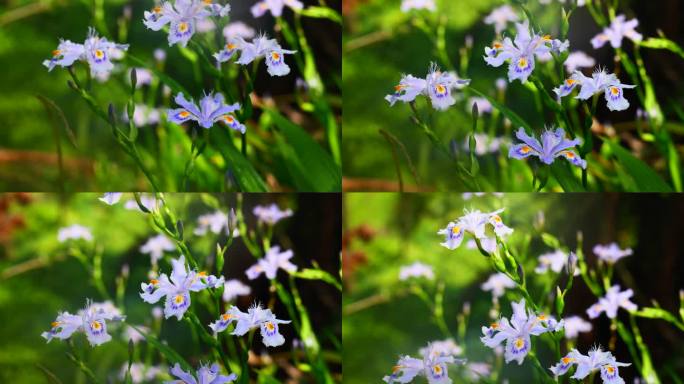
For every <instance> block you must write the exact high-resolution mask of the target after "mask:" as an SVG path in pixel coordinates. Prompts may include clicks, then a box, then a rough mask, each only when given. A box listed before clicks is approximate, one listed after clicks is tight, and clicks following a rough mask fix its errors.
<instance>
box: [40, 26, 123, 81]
mask: <svg viewBox="0 0 684 384" xmlns="http://www.w3.org/2000/svg"><path fill="white" fill-rule="evenodd" d="M126 50H128V44H116V43H112V42H110V41H107V39H106V38H104V37H99V36H98V35H97V32H96V31H95V28H89V29H88V37H87V38H86V40H85V42H84V43H83V44H77V43H74V42H71V41H70V40H61V39H60V42H59V45H58V46H57V49H55V50H54V51H52V58H51V59H49V60H45V61H43V65H44V66H46V67H47V69H48V72H49V71H52V69H53V68H54V67H56V66H60V67H69V66H71V65H72V64H73V63H74V62H75V61H76V60H81V61H85V62H87V63H88V66H89V67H90V74H91V75H92V76H103V77H107V76H108V75H109V73H110V72H111V71H112V69H114V64H113V63H112V61H111V59H112V58H113V57H114V56H116V55H117V53H121V52H122V51H126Z"/></svg>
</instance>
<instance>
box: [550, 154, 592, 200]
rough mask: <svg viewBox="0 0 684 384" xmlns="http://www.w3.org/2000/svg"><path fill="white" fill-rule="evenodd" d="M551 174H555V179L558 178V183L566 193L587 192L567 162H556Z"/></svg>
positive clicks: (552, 165)
mask: <svg viewBox="0 0 684 384" xmlns="http://www.w3.org/2000/svg"><path fill="white" fill-rule="evenodd" d="M551 173H553V177H555V178H556V181H558V184H560V185H561V188H563V190H564V191H565V192H585V191H586V190H585V189H584V187H582V184H581V183H580V181H579V180H578V179H577V177H575V174H574V173H573V172H572V169H571V168H570V164H568V163H567V162H565V163H563V162H558V161H555V162H554V163H553V164H551Z"/></svg>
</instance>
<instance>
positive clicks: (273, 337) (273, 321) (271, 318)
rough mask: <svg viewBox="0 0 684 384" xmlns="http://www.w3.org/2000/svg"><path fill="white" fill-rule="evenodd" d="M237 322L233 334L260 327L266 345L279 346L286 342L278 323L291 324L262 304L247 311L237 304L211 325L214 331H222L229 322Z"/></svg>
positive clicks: (241, 333)
mask: <svg viewBox="0 0 684 384" xmlns="http://www.w3.org/2000/svg"><path fill="white" fill-rule="evenodd" d="M232 322H235V323H236V324H235V329H234V330H233V332H232V333H231V335H235V336H242V335H244V334H246V333H247V332H249V331H250V330H251V329H254V328H260V329H261V337H262V341H263V343H264V345H265V346H267V347H277V346H279V345H283V343H285V338H284V337H283V335H281V334H280V331H279V329H278V324H289V323H290V321H288V320H279V319H277V318H276V317H275V315H274V314H273V312H271V310H270V309H264V308H262V307H261V305H258V304H254V305H252V306H251V307H250V308H249V309H248V310H247V313H245V312H241V311H240V310H239V309H238V308H237V307H236V306H231V307H230V308H229V309H228V311H227V312H226V313H224V314H223V315H221V318H219V320H217V321H216V322H214V323H211V324H210V325H209V327H210V328H211V329H212V330H213V331H214V333H218V332H222V331H224V330H225V329H226V328H227V327H228V324H230V323H232Z"/></svg>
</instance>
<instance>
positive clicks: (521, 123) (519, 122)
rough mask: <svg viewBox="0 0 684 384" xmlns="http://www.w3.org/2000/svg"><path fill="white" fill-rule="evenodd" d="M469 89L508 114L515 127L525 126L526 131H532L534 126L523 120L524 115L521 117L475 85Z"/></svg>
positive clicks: (504, 113)
mask: <svg viewBox="0 0 684 384" xmlns="http://www.w3.org/2000/svg"><path fill="white" fill-rule="evenodd" d="M468 89H469V90H470V91H471V92H473V93H474V94H476V95H478V96H480V97H484V98H485V99H487V100H488V101H489V103H490V104H492V106H493V107H494V108H495V109H497V110H499V111H500V112H501V113H503V115H504V116H506V117H507V118H508V120H510V121H511V123H512V124H513V126H514V127H523V128H525V130H526V131H528V132H532V127H530V125H529V124H527V122H526V121H525V120H523V119H522V117H520V116H519V115H518V114H517V113H515V112H513V111H512V110H510V109H508V107H505V106H504V105H503V104H501V103H499V102H498V101H496V99H494V98H493V97H490V96H488V95H486V94H484V93H482V92H480V91H478V90H477V89H475V88H473V87H468Z"/></svg>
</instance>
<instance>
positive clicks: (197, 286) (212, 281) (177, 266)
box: [140, 255, 224, 320]
mask: <svg viewBox="0 0 684 384" xmlns="http://www.w3.org/2000/svg"><path fill="white" fill-rule="evenodd" d="M171 264H172V266H173V270H172V272H171V278H170V279H169V277H168V276H167V275H166V274H165V273H162V274H161V275H160V276H159V278H158V279H152V280H150V283H149V284H146V283H141V284H140V288H141V289H142V292H141V293H140V297H141V298H142V299H143V301H145V302H146V303H150V304H154V303H156V302H158V301H159V299H161V298H162V297H164V296H166V300H165V302H164V317H166V318H167V319H168V318H169V317H171V316H176V318H177V319H178V320H181V319H182V318H183V314H184V313H185V311H187V310H188V308H190V292H198V291H201V290H203V289H207V288H216V287H217V286H218V285H223V283H224V279H223V277H220V278H217V277H216V276H213V275H207V274H206V273H205V272H199V273H198V272H196V271H194V270H188V268H187V266H186V265H185V256H183V255H181V256H180V258H178V259H173V260H171Z"/></svg>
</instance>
